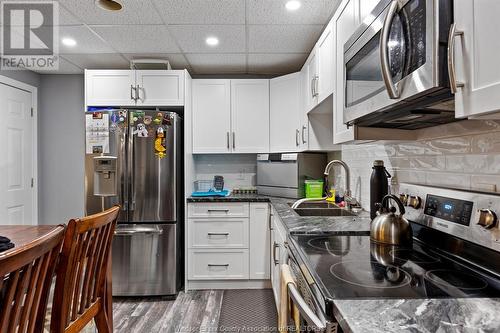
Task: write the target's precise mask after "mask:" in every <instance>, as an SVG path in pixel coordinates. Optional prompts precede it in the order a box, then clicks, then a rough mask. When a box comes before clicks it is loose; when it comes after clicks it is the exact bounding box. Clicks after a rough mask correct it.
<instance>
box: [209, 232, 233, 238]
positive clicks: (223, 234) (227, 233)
mask: <svg viewBox="0 0 500 333" xmlns="http://www.w3.org/2000/svg"><path fill="white" fill-rule="evenodd" d="M207 235H208V236H226V237H227V236H229V232H207Z"/></svg>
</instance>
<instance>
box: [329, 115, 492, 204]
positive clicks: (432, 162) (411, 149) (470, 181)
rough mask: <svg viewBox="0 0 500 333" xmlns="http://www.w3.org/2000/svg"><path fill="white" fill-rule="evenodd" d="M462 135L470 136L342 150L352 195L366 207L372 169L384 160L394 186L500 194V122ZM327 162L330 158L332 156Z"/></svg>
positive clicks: (480, 124) (477, 125) (481, 125)
mask: <svg viewBox="0 0 500 333" xmlns="http://www.w3.org/2000/svg"><path fill="white" fill-rule="evenodd" d="M493 125H494V126H493ZM455 126H459V125H455ZM464 132H465V133H468V134H464V135H459V136H456V135H455V136H448V137H447V136H446V135H441V136H440V137H439V138H436V139H432V140H420V141H416V142H398V143H388V142H384V143H382V142H372V143H366V144H358V145H344V146H343V147H342V159H343V160H344V161H346V162H347V163H348V165H349V166H350V167H351V173H352V174H351V182H352V183H353V185H352V187H353V188H352V189H353V194H354V195H355V196H356V197H357V198H358V199H359V200H360V201H361V204H362V205H363V207H364V208H369V204H370V175H371V171H372V169H371V167H372V164H373V160H376V159H381V160H384V162H385V164H386V167H387V169H388V170H389V172H390V173H391V174H392V175H393V176H394V179H393V184H397V183H402V182H411V183H417V184H427V185H436V186H446V187H452V188H462V189H474V190H481V191H488V192H500V128H499V127H498V123H492V122H489V121H484V122H475V123H474V128H473V129H466V130H464ZM329 157H330V159H332V158H333V153H331V154H330V155H329Z"/></svg>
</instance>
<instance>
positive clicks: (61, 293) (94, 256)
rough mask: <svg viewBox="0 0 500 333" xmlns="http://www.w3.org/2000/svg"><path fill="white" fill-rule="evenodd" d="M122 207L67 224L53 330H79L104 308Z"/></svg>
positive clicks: (57, 332)
mask: <svg viewBox="0 0 500 333" xmlns="http://www.w3.org/2000/svg"><path fill="white" fill-rule="evenodd" d="M119 211H120V208H119V207H118V206H115V207H113V208H111V209H108V210H107V211H104V212H102V213H99V214H95V215H91V216H87V217H84V218H82V219H73V220H71V221H70V222H69V223H68V228H67V232H66V236H65V239H64V244H63V249H62V253H61V260H60V265H59V267H58V271H57V281H56V289H55V295H54V306H53V310H52V319H51V332H53V333H63V332H74V331H78V328H80V327H84V326H85V325H86V324H87V323H88V322H89V321H90V320H91V319H92V318H93V317H92V316H89V315H88V311H89V309H90V310H92V311H95V309H96V307H97V308H98V310H97V311H101V309H102V308H103V306H104V304H103V295H104V283H105V282H106V279H105V278H106V271H107V264H108V260H109V254H110V251H111V241H112V237H113V234H114V230H115V226H116V220H117V218H118V213H119Z"/></svg>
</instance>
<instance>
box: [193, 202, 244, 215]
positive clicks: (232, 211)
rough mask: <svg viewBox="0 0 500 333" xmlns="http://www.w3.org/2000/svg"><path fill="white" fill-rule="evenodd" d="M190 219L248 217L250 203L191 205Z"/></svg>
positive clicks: (203, 203)
mask: <svg viewBox="0 0 500 333" xmlns="http://www.w3.org/2000/svg"><path fill="white" fill-rule="evenodd" d="M188 216H189V217H248V216H249V203H248V202H196V203H190V204H189V208H188Z"/></svg>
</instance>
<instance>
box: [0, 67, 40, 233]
mask: <svg viewBox="0 0 500 333" xmlns="http://www.w3.org/2000/svg"><path fill="white" fill-rule="evenodd" d="M0 84H5V85H7V86H10V87H12V88H16V89H20V90H24V91H26V92H29V93H31V105H32V107H33V117H31V121H32V123H33V124H32V125H33V140H32V147H33V169H32V177H33V214H32V216H33V222H32V224H33V225H38V88H37V87H35V86H32V85H30V84H27V83H24V82H21V81H18V80H15V79H12V78H10V77H7V76H4V75H0Z"/></svg>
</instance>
